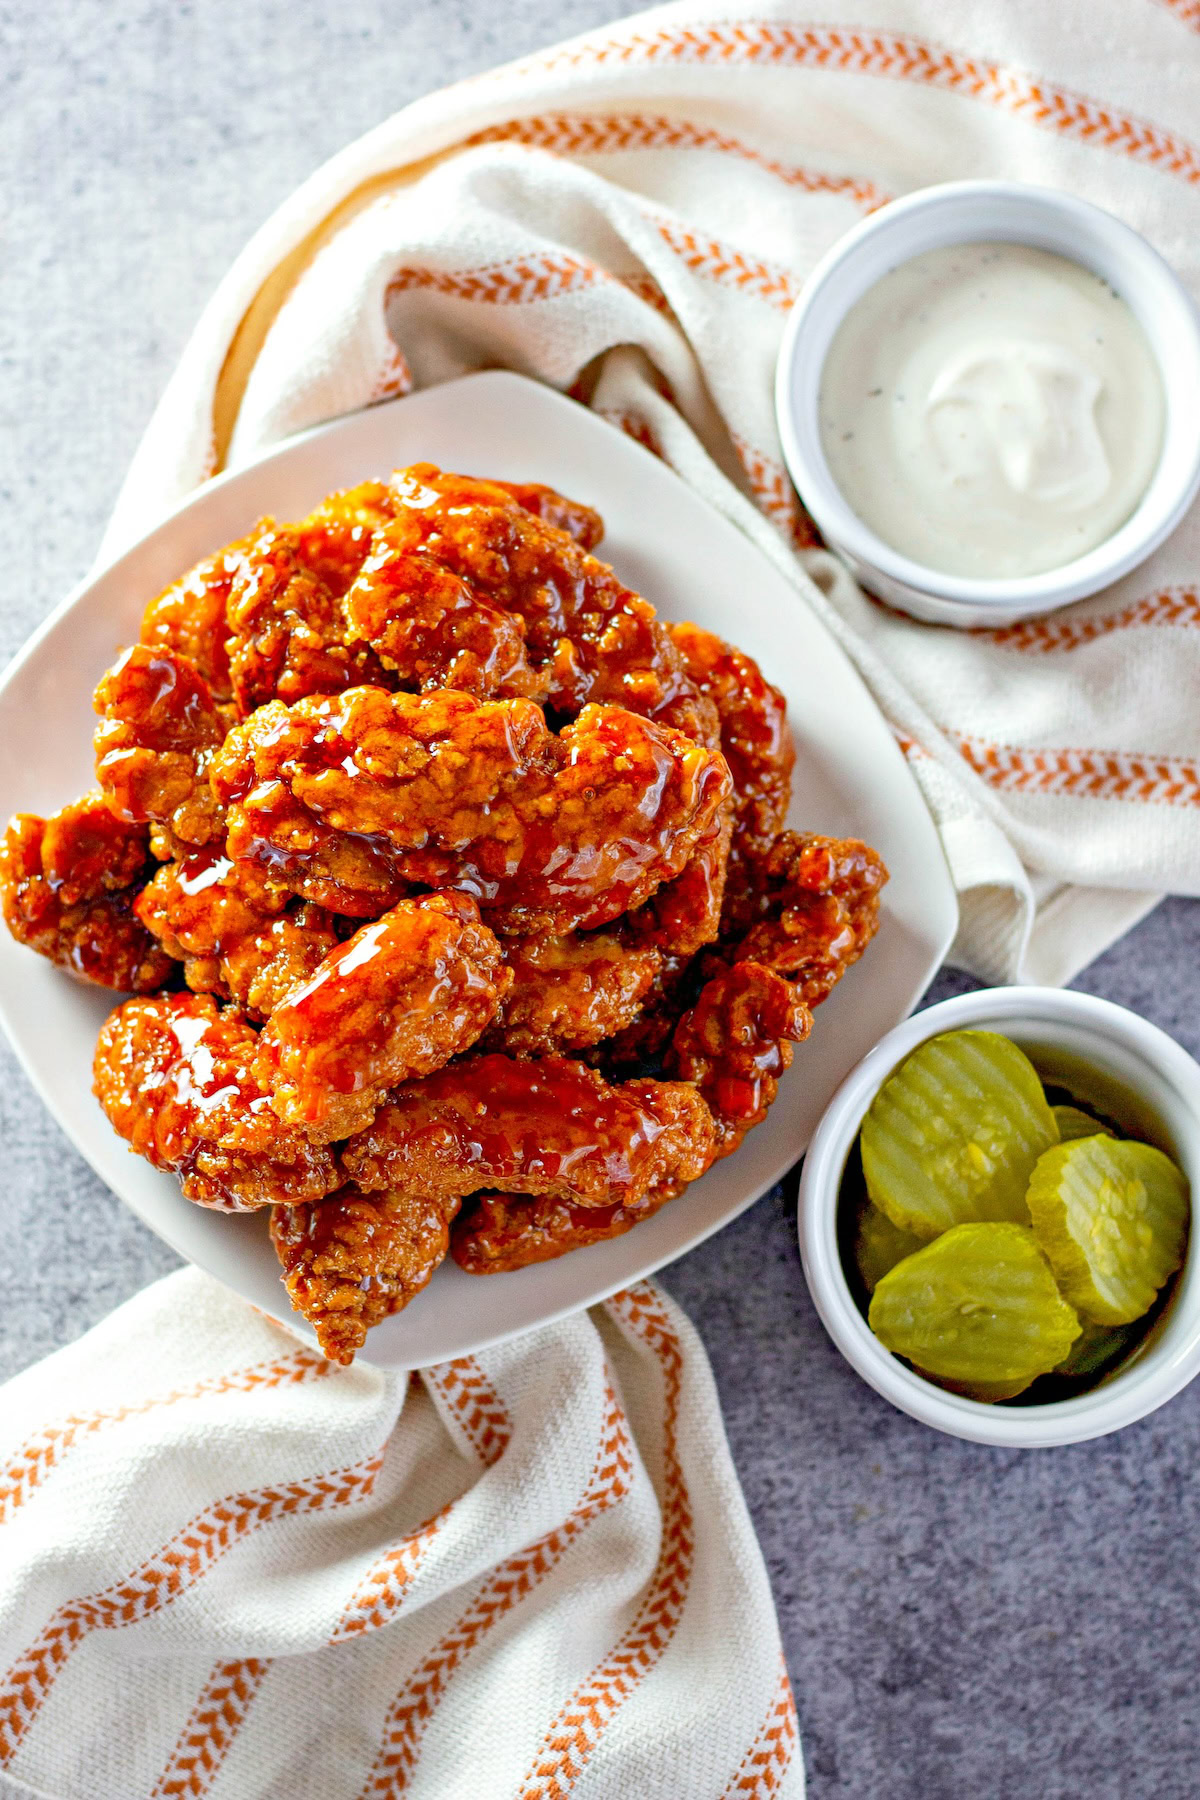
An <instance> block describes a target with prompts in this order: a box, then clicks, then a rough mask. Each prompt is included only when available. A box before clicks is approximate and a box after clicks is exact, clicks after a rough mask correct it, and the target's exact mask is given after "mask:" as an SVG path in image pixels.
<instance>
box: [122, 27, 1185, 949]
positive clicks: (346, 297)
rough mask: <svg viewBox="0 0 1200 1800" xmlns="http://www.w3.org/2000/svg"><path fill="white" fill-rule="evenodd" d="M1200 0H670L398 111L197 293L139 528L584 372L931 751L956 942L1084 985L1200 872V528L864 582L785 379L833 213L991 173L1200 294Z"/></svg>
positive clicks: (840, 218)
mask: <svg viewBox="0 0 1200 1800" xmlns="http://www.w3.org/2000/svg"><path fill="white" fill-rule="evenodd" d="M1197 32H1200V8H1198V7H1197V4H1196V0H1088V4H1087V5H1086V6H1084V5H1073V6H1068V5H1047V4H1046V0H1005V4H1004V5H1003V6H997V5H996V4H995V3H994V0H955V4H953V5H947V4H946V0H822V4H821V7H820V10H819V12H818V13H817V14H816V15H815V17H813V18H811V19H810V18H808V17H807V16H806V15H805V13H804V11H803V9H802V8H799V9H798V7H797V5H796V0H761V3H760V4H755V3H753V0H732V3H730V4H724V5H719V6H718V5H716V4H715V3H714V4H712V5H704V4H695V3H685V4H683V5H680V6H671V7H666V8H663V9H660V10H658V11H655V12H651V13H644V14H642V15H640V16H639V17H637V18H634V19H630V20H628V21H626V22H625V23H622V24H618V25H616V26H613V27H609V28H606V29H604V30H602V31H600V32H598V33H595V34H593V35H591V36H589V37H585V38H580V39H577V40H575V41H573V42H571V43H567V44H563V45H560V46H558V47H557V48H555V49H552V50H549V51H546V52H545V53H543V54H541V55H538V56H534V57H532V58H530V59H528V60H527V61H525V62H523V63H520V64H516V65H513V66H510V67H507V68H503V69H500V70H497V71H495V72H493V73H491V74H488V75H485V76H483V77H481V78H477V79H474V80H471V81H466V82H462V83H460V84H458V85H457V86H455V87H452V88H449V89H447V90H445V91H444V92H442V93H439V94H435V95H433V96H431V97H430V98H428V99H426V100H423V101H420V102H418V103H417V104H416V105H415V106H410V107H408V108H406V109H405V110H404V111H403V112H401V113H398V114H397V115H396V116H395V117H394V118H392V119H390V120H388V121H387V122H386V124H384V125H381V126H380V127H379V128H378V129H377V130H376V131H374V132H372V133H371V134H370V135H368V136H367V137H365V138H363V139H362V140H361V141H360V142H358V143H356V144H354V145H352V146H351V147H350V148H349V149H348V150H346V151H344V152H343V153H342V154H341V155H340V156H338V157H335V158H334V160H333V161H332V162H330V163H329V164H327V165H326V166H325V167H324V168H323V169H321V170H319V171H318V173H317V174H316V175H314V176H313V177H312V179H311V180H310V181H308V182H307V183H306V184H305V185H304V186H303V187H302V188H301V189H300V190H299V192H298V193H297V194H295V195H294V196H293V197H292V198H291V199H290V200H289V201H288V202H287V203H286V204H285V205H284V206H283V207H282V208H281V209H280V210H279V212H277V213H276V214H275V216H274V217H273V218H272V219H270V220H269V221H268V222H267V224H266V225H265V226H264V227H263V229H262V230H261V231H260V232H259V233H258V235H257V236H256V237H255V239H254V240H253V242H252V243H251V244H250V245H249V246H248V248H247V249H246V251H245V252H244V254H243V255H242V256H241V257H240V258H239V260H238V262H237V263H236V265H235V266H234V268H233V269H232V270H231V271H230V274H229V276H228V278H227V279H226V281H225V282H224V283H223V285H222V286H221V288H220V289H219V291H218V293H217V295H216V296H215V298H214V299H213V301H212V304H211V305H210V307H209V308H208V310H207V312H206V313H205V315H204V317H203V319H202V321H201V323H200V326H199V328H198V329H197V331H196V334H195V336H194V338H193V340H192V342H191V344H190V345H189V347H188V349H187V352H186V354H185V356H184V358H183V361H182V363H181V365H180V368H179V370H178V372H177V374H176V376H175V378H174V380H173V381H172V383H171V385H170V388H169V390H168V392H167V394H166V395H165V397H164V399H163V402H162V405H161V407H160V409H159V411H158V413H157V415H156V417H155V419H154V422H153V424H152V425H151V428H150V430H149V432H148V433H147V436H146V440H145V442H144V444H143V446H142V449H141V451H140V453H139V455H138V458H137V460H136V463H135V466H134V468H133V471H132V473H131V475H130V478H129V484H128V486H127V488H126V490H125V493H124V495H123V497H122V501H121V505H120V507H119V510H118V515H117V518H116V520H115V522H114V528H113V532H112V534H111V536H110V538H109V540H108V544H107V546H106V548H107V549H109V550H111V549H113V548H114V547H116V546H117V545H118V544H119V543H120V542H122V541H123V540H125V539H127V538H128V537H129V536H131V535H133V534H134V533H135V532H136V531H137V530H138V529H139V528H140V527H141V526H142V525H143V524H145V523H147V522H148V521H149V519H150V517H151V516H152V515H153V514H155V513H156V512H157V511H159V510H160V509H161V508H162V507H163V506H164V505H166V504H167V503H169V502H171V501H173V500H175V499H176V498H178V497H179V496H180V495H181V494H182V493H184V492H185V491H186V490H187V489H188V488H190V487H192V486H193V485H194V484H195V483H196V482H198V481H200V480H202V479H203V477H204V476H205V474H207V473H209V472H211V471H212V470H213V469H214V468H217V467H220V466H222V465H226V464H229V463H236V462H237V461H239V460H240V459H244V458H246V457H248V456H251V455H253V454H254V453H255V452H256V451H258V450H260V449H262V448H263V447H264V446H266V445H268V444H271V443H273V442H274V441H276V440H277V439H278V438H280V437H282V436H284V435H286V434H288V433H290V432H293V431H295V430H297V429H298V428H300V427H302V426H306V425H310V424H312V423H314V422H316V421H318V420H321V419H326V418H329V417H331V416H333V415H335V414H337V413H341V412H346V411H348V410H350V409H352V408H356V407H360V406H364V405H367V404H369V403H370V402H371V401H372V400H376V399H379V398H380V397H382V396H384V395H389V394H396V393H401V392H403V391H404V390H405V389H407V388H408V387H409V386H411V385H413V384H416V385H417V386H427V385H429V384H430V383H433V382H437V381H441V380H444V379H445V378H446V377H448V376H451V375H456V374H460V373H462V372H464V371H466V370H468V369H472V368H477V367H479V366H481V365H493V364H500V365H508V366H510V367H513V368H516V369H520V370H522V371H524V372H526V373H528V374H531V375H535V376H538V377H540V378H541V379H543V380H545V381H547V382H552V383H554V384H555V385H556V386H558V387H560V388H562V389H566V390H569V391H572V392H575V393H577V394H578V395H579V396H580V397H581V398H583V399H585V400H586V402H587V403H588V404H590V405H592V406H594V407H595V408H597V409H598V410H599V411H601V412H603V413H604V414H606V415H607V416H608V417H609V418H611V419H612V420H613V421H614V422H615V423H616V424H618V425H620V426H622V427H623V428H624V429H625V430H627V431H630V432H632V433H633V435H634V436H636V437H637V438H638V439H639V440H640V441H641V442H642V443H644V444H647V445H649V446H650V447H651V448H652V449H655V450H657V451H658V452H659V453H660V454H661V455H662V456H664V457H665V458H667V460H668V461H670V462H671V463H672V464H674V466H675V467H676V468H677V469H678V470H679V471H680V473H681V474H683V475H684V477H685V478H686V479H687V480H689V481H691V482H693V483H694V484H695V486H696V487H697V488H699V489H700V490H701V491H702V492H703V493H704V494H705V495H706V496H707V497H708V498H709V499H710V500H711V501H712V502H713V504H714V505H716V506H718V507H720V508H722V509H723V510H724V511H725V512H726V513H728V514H730V515H731V516H732V517H734V518H735V519H736V520H737V521H738V522H739V523H740V524H741V525H742V526H743V527H744V529H745V530H746V531H747V532H749V533H750V534H751V535H753V536H755V537H757V538H758V540H759V541H760V542H761V543H763V544H764V545H765V546H766V547H768V548H769V550H770V551H771V553H772V554H774V555H775V556H776V557H777V558H779V559H780V560H781V562H782V563H783V564H784V565H785V566H786V567H787V569H788V572H789V573H790V574H791V576H792V577H793V579H794V581H795V586H796V591H797V604H807V605H808V606H810V607H812V608H813V609H814V610H815V611H816V612H818V613H819V614H820V616H821V617H822V618H823V619H824V620H825V621H826V623H827V624H828V625H829V626H830V627H831V629H832V630H834V631H835V632H836V633H837V635H838V636H839V637H840V639H841V640H842V642H843V643H844V644H845V645H846V647H847V648H848V650H849V651H850V653H851V655H852V656H853V657H854V658H855V660H856V661H857V663H858V665H859V667H860V669H861V670H862V672H863V674H864V676H865V677H866V679H867V681H868V683H869V685H870V686H871V687H872V689H873V691H874V693H875V696H876V698H877V699H878V701H879V703H880V705H881V707H882V708H883V710H884V712H885V714H886V715H887V717H888V719H889V720H890V722H891V723H892V725H893V727H894V728H895V731H896V733H897V735H898V737H899V738H900V740H901V742H902V743H903V744H904V746H905V749H906V751H907V753H908V755H909V757H910V758H911V763H912V768H913V772H914V774H915V775H916V778H917V780H918V781H919V782H920V784H921V787H922V789H923V791H924V793H925V795H926V798H927V799H928V802H929V804H930V807H931V808H932V810H933V812H934V814H935V816H936V818H937V820H938V822H939V824H940V826H941V829H942V833H943V839H944V842H945V847H946V853H947V857H948V860H949V863H950V867H951V870H952V872H953V875H954V878H955V882H956V884H957V887H958V889H959V893H960V896H961V901H962V929H961V932H960V935H959V938H958V942H957V944H956V947H955V951H954V960H956V961H958V962H959V963H961V964H962V965H963V966H965V967H967V968H970V969H973V970H974V971H976V972H977V973H979V974H981V975H983V976H985V977H986V978H989V979H993V980H1011V979H1031V980H1041V981H1061V980H1066V979H1067V978H1069V977H1070V975H1072V974H1073V973H1074V972H1075V971H1076V970H1077V969H1078V968H1080V967H1081V966H1082V965H1083V964H1084V963H1085V962H1087V961H1089V960H1090V959H1091V958H1092V957H1093V956H1094V955H1096V954H1097V953H1098V952H1099V950H1100V949H1102V948H1103V947H1104V945H1105V944H1107V943H1108V942H1109V941H1111V939H1112V938H1114V937H1115V936H1117V935H1118V934H1119V933H1120V932H1121V931H1122V930H1124V929H1125V928H1126V927H1127V926H1128V925H1130V924H1131V923H1132V922H1133V921H1134V920H1135V919H1137V918H1138V917H1140V916H1141V914H1142V913H1144V912H1145V911H1147V910H1148V909H1149V907H1150V906H1151V905H1153V903H1154V900H1155V898H1156V897H1157V895H1158V894H1160V893H1161V892H1162V891H1164V890H1174V891H1177V892H1184V893H1193V894H1194V893H1197V892H1200V708H1197V706H1196V704H1195V695H1196V693H1197V692H1200V587H1198V583H1200V519H1197V518H1193V519H1192V520H1191V521H1189V522H1188V523H1187V524H1186V525H1185V527H1184V528H1183V529H1182V530H1181V531H1180V532H1179V533H1178V534H1177V535H1176V537H1175V538H1174V539H1173V541H1172V542H1171V543H1169V544H1168V545H1167V546H1166V547H1165V548H1164V549H1163V550H1162V551H1161V552H1160V553H1159V554H1158V555H1157V556H1156V557H1155V558H1154V560H1153V561H1152V562H1151V563H1149V564H1147V565H1146V566H1145V567H1143V568H1142V569H1140V570H1138V571H1136V572H1135V573H1134V574H1133V575H1131V576H1129V577H1128V578H1127V579H1126V580H1125V581H1123V582H1122V583H1120V584H1119V586H1117V587H1116V588H1114V589H1113V590H1112V591H1111V592H1108V593H1106V594H1104V595H1102V596H1101V597H1100V598H1098V599H1096V600H1093V601H1090V602H1087V603H1085V604H1082V605H1080V606H1077V607H1074V608H1073V609H1071V611H1070V612H1068V613H1066V614H1064V615H1062V616H1060V617H1058V618H1054V619H1051V620H1050V621H1049V622H1048V623H1045V624H1041V625H1033V626H1028V627H1024V628H1021V629H1018V630H1015V631H1002V632H991V633H987V632H983V633H980V634H978V635H974V636H972V635H965V634H960V633H955V632H952V631H948V630H945V629H939V628H937V627H931V626H925V625H919V624H915V623H913V622H911V621H909V620H906V619H902V618H900V617H898V616H897V615H894V614H890V613H888V612H887V611H885V610H884V609H882V608H881V607H879V606H877V605H875V604H874V603H873V602H871V601H868V600H866V599H865V598H864V597H863V595H862V594H861V592H859V590H858V589H857V588H856V587H855V586H854V584H853V583H852V582H851V581H850V580H849V579H848V578H847V577H846V576H845V575H844V574H843V573H842V572H841V570H840V568H839V566H838V565H835V564H832V563H831V562H830V561H829V559H828V558H827V557H825V556H824V555H823V554H822V553H820V552H819V551H816V550H813V549H811V548H809V546H811V544H812V537H811V532H810V528H809V525H808V522H807V520H806V518H805V516H804V514H803V512H802V510H801V509H800V507H799V505H798V504H797V501H796V498H795V495H794V493H793V492H792V489H791V487H790V485H789V483H788V480H787V477H786V475H785V473H784V470H783V465H782V461H781V455H780V447H779V441H778V437H777V434H776V430H775V423H774V418H773V414H772V396H771V375H772V367H773V363H774V359H775V353H776V349H777V346H778V343H779V337H780V332H781V330H782V326H783V322H784V318H785V315H786V313H787V309H788V307H789V306H790V305H791V303H792V301H793V299H794V298H795V296H796V293H797V291H798V289H799V287H800V285H801V283H802V282H803V280H804V277H805V275H806V273H807V272H808V270H809V269H810V268H811V267H812V265H813V263H814V262H815V260H816V259H817V257H818V256H820V255H821V253H822V252H823V251H824V250H826V249H827V248H828V247H829V245H830V244H832V243H833V242H834V241H835V239H836V238H837V237H838V236H839V235H840V234H841V233H842V232H843V231H845V230H846V229H847V227H848V226H850V225H852V224H853V223H854V222H855V221H856V220H857V219H858V218H860V217H861V216H862V214H863V213H864V211H866V210H868V209H870V208H871V207H873V206H876V205H878V204H879V203H880V202H881V201H883V200H884V199H886V198H887V197H889V196H891V195H895V194H898V193H900V192H903V191H904V190H906V189H912V188H916V187H920V186H924V185H926V184H927V183H930V182H935V181H941V180H945V179H947V178H949V177H963V176H979V177H983V176H1015V177H1018V178H1022V179H1026V180H1034V181H1041V182H1047V183H1052V184H1055V185H1058V186H1061V187H1063V188H1066V189H1069V190H1071V191H1072V192H1075V193H1078V194H1082V195H1084V196H1086V197H1087V198H1088V199H1090V200H1094V201H1097V202H1098V203H1099V204H1100V205H1102V206H1106V207H1108V208H1109V209H1110V210H1111V211H1113V212H1114V213H1116V214H1118V215H1119V216H1120V217H1122V218H1124V219H1126V220H1127V221H1128V222H1129V223H1130V224H1132V225H1134V226H1135V227H1137V228H1138V229H1139V230H1140V231H1142V232H1144V233H1145V234H1146V236H1147V237H1149V238H1150V240H1151V241H1152V242H1153V243H1154V244H1156V245H1157V246H1158V247H1159V249H1160V250H1162V251H1163V252H1164V254H1165V255H1166V256H1167V257H1168V258H1169V259H1170V260H1171V261H1172V262H1173V263H1174V265H1175V267H1176V268H1177V269H1179V270H1180V271H1181V272H1182V273H1183V274H1184V276H1185V277H1186V278H1188V279H1189V280H1190V281H1191V283H1192V284H1193V286H1194V287H1195V288H1196V289H1197V291H1200V249H1198V248H1197V247H1198V246H1200V131H1198V127H1197V113H1196V105H1195V97H1196V75H1195V71H1196V60H1197V57H1198V56H1200V44H1198V43H1197V37H1196V34H1197Z"/></svg>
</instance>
